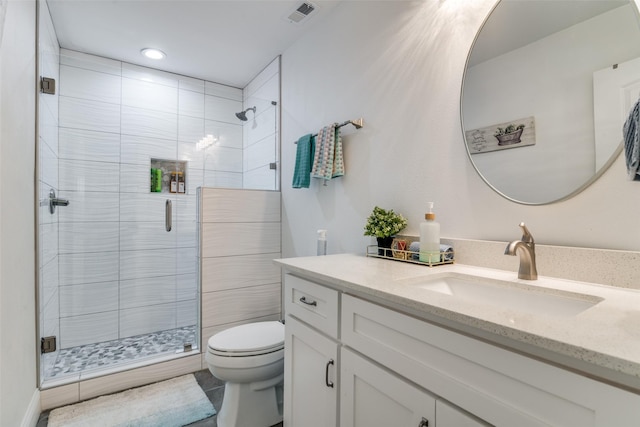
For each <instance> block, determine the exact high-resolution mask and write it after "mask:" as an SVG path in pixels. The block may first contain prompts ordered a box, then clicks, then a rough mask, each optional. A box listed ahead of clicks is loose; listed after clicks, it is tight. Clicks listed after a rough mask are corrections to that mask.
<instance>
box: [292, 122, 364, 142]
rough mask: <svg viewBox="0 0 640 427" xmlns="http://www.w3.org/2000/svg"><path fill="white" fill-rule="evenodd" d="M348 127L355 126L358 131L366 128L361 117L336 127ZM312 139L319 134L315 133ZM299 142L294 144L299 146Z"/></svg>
mask: <svg viewBox="0 0 640 427" xmlns="http://www.w3.org/2000/svg"><path fill="white" fill-rule="evenodd" d="M346 125H353V126H355V128H356V129H360V128H362V127H364V119H363V118H362V117H360V118H359V119H355V120H347V121H346V122H343V123H340V124H339V125H336V127H337V128H341V127H342V126H346ZM311 136H312V137H314V136H318V134H317V133H314V134H313V135H311ZM297 143H298V141H295V142H294V144H297Z"/></svg>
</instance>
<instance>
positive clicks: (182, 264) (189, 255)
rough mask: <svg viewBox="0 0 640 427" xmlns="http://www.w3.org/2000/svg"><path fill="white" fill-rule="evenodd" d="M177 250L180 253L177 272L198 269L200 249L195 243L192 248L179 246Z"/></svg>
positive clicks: (192, 271) (188, 272)
mask: <svg viewBox="0 0 640 427" xmlns="http://www.w3.org/2000/svg"><path fill="white" fill-rule="evenodd" d="M176 252H177V255H178V264H177V268H176V274H178V275H181V274H191V273H195V272H196V271H197V270H198V250H197V249H196V247H195V245H194V247H192V248H179V249H178V250H177V251H176Z"/></svg>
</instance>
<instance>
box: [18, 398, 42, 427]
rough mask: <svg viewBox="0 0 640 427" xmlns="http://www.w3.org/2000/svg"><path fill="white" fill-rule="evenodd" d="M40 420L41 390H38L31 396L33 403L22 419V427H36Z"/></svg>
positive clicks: (30, 403)
mask: <svg viewBox="0 0 640 427" xmlns="http://www.w3.org/2000/svg"><path fill="white" fill-rule="evenodd" d="M38 419H40V390H38V389H36V390H35V391H34V392H33V396H31V402H29V406H28V407H27V411H26V412H25V414H24V417H22V422H21V423H20V427H35V426H36V424H38Z"/></svg>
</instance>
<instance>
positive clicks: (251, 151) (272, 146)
mask: <svg viewBox="0 0 640 427" xmlns="http://www.w3.org/2000/svg"><path fill="white" fill-rule="evenodd" d="M276 151H277V143H276V137H275V135H271V136H268V137H266V138H264V139H262V140H261V141H258V142H256V143H255V144H253V145H251V146H249V147H247V148H246V149H245V150H244V159H243V160H244V171H245V172H247V171H251V170H253V169H257V168H259V167H263V166H265V165H267V166H268V165H269V163H272V162H275V161H276Z"/></svg>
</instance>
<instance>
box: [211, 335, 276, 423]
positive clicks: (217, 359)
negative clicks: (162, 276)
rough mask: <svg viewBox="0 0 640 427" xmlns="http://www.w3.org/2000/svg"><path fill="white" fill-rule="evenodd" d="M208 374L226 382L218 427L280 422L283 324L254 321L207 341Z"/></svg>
mask: <svg viewBox="0 0 640 427" xmlns="http://www.w3.org/2000/svg"><path fill="white" fill-rule="evenodd" d="M205 359H206V361H207V365H208V367H209V371H211V373H212V374H213V376H215V377H216V378H218V379H220V380H222V381H225V386H224V398H223V400H222V407H221V408H220V411H219V412H218V416H217V423H218V426H219V427H269V426H272V425H274V424H277V423H279V422H281V421H282V384H283V379H284V325H283V324H282V323H280V322H256V323H249V324H246V325H240V326H235V327H233V328H229V329H227V330H224V331H222V332H219V333H217V334H215V335H213V336H212V337H211V338H209V341H208V344H207V354H206V356H205Z"/></svg>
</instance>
